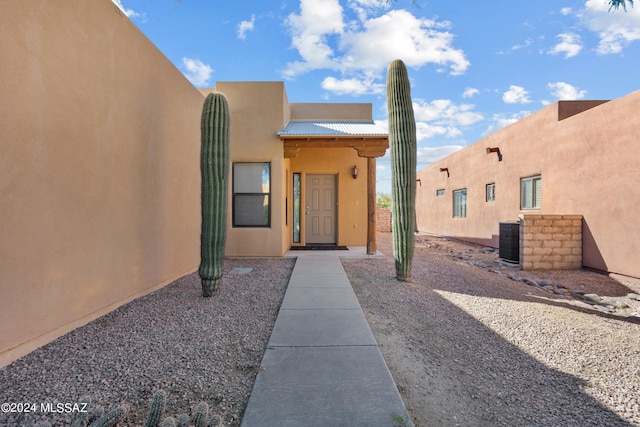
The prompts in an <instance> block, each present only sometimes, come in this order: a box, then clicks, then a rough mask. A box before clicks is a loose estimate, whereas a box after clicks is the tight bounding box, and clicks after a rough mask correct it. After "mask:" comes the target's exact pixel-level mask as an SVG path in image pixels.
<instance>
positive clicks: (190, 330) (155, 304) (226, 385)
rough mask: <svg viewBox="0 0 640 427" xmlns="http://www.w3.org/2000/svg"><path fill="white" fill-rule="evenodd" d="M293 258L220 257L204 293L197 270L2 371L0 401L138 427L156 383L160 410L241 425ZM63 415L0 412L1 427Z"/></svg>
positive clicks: (61, 422)
mask: <svg viewBox="0 0 640 427" xmlns="http://www.w3.org/2000/svg"><path fill="white" fill-rule="evenodd" d="M293 263H294V261H293V260H291V259H279V260H265V259H251V260H249V259H241V260H238V259H228V260H225V266H224V268H225V270H224V271H225V274H224V276H223V279H222V285H221V287H220V291H219V292H218V293H217V294H216V295H214V296H213V297H212V298H203V297H202V291H201V285H200V279H199V277H198V274H197V273H194V274H190V275H187V276H184V277H182V278H181V279H179V280H177V281H176V282H174V283H172V284H170V285H168V286H166V287H165V288H163V289H160V290H158V291H156V292H153V293H151V294H149V295H147V296H144V297H142V298H139V299H137V300H135V301H132V302H131V303H129V304H126V305H124V306H122V307H120V308H118V309H117V310H115V311H113V312H111V313H109V314H107V315H105V316H103V317H101V318H99V319H97V320H95V321H93V322H91V323H89V324H88V325H86V326H83V327H81V328H78V329H76V330H74V331H72V332H70V333H68V334H67V335H65V336H63V337H60V338H58V339H57V340H55V341H53V342H52V343H50V344H48V345H46V346H44V347H42V348H40V349H38V350H35V351H34V352H32V353H30V354H28V355H27V356H25V357H23V358H21V359H19V360H17V361H16V362H14V363H12V364H11V365H9V366H7V367H5V368H1V369H0V402H34V403H37V404H39V403H40V402H61V403H66V402H77V400H78V399H79V398H80V397H81V396H83V395H85V394H89V395H90V396H91V399H92V402H93V403H94V404H95V405H96V406H102V407H104V408H105V409H107V410H108V409H112V408H115V407H116V406H117V405H118V404H119V403H120V402H122V401H126V402H127V403H129V404H130V405H131V410H130V412H129V414H128V415H127V417H126V418H125V419H124V421H123V422H122V423H120V424H119V426H120V427H123V426H141V425H142V424H143V422H144V419H145V417H146V415H147V413H148V410H149V402H150V400H151V398H152V397H153V393H154V392H155V391H156V390H157V389H160V388H162V389H164V390H165V391H166V393H167V409H166V411H165V413H166V415H167V416H174V417H175V416H177V415H178V414H181V413H189V412H190V411H191V408H192V407H193V406H194V405H196V404H197V403H198V402H200V401H205V402H207V403H208V404H209V407H210V411H211V412H212V413H216V414H219V415H221V416H222V418H223V420H224V425H225V426H239V425H240V420H241V418H242V414H243V412H244V408H245V407H246V405H247V401H248V399H249V393H250V392H251V387H252V386H253V382H254V379H255V376H256V374H257V372H258V369H260V361H261V360H262V355H263V354H264V349H265V346H266V344H267V341H268V339H269V336H270V334H271V329H272V328H273V324H274V322H275V319H276V315H277V313H278V310H279V308H280V304H281V302H282V298H283V296H284V292H285V289H286V286H287V283H288V281H289V276H290V274H291V271H292V269H293ZM70 418H71V414H64V413H49V414H47V413H43V412H40V411H38V412H36V413H0V426H3V427H25V426H33V425H35V424H36V422H38V421H39V420H41V419H46V420H49V421H50V422H51V423H52V425H54V426H56V427H57V426H66V425H68V423H69V421H70Z"/></svg>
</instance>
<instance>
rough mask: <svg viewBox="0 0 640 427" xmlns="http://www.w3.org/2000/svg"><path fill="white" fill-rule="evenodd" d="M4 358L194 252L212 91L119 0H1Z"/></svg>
mask: <svg viewBox="0 0 640 427" xmlns="http://www.w3.org/2000/svg"><path fill="white" fill-rule="evenodd" d="M0 57H2V58H3V65H2V67H1V69H2V71H0V73H1V74H2V78H0V95H1V97H2V99H3V102H1V103H0V117H2V120H1V121H0V153H2V155H1V156H0V183H1V184H0V212H2V214H1V216H0V236H2V237H1V238H0V300H1V301H2V310H0V365H4V364H6V363H8V362H10V361H11V360H13V359H15V358H17V357H19V356H21V355H23V354H25V353H27V352H29V351H31V350H32V349H34V348H36V347H38V346H40V345H42V344H44V343H46V342H48V341H50V340H52V339H54V338H56V337H58V336H60V335H62V334H64V333H65V332H67V331H69V330H70V329H73V328H74V327H76V326H79V325H81V324H84V323H86V322H88V321H90V320H92V319H93V318H96V317H98V316H99V315H101V314H104V313H105V312H107V311H110V310H112V309H113V308H115V307H117V306H118V305H121V304H122V303H124V302H126V301H129V300H131V299H133V298H134V297H136V296H139V295H142V294H145V293H147V292H149V291H151V290H153V289H154V288H157V287H160V286H163V285H164V284H166V283H168V282H170V281H172V280H174V279H176V278H178V277H180V276H182V275H184V274H186V273H189V272H191V271H194V270H195V269H197V267H198V263H199V233H200V175H199V146H200V129H199V121H200V111H201V108H202V102H203V99H204V97H203V96H202V94H201V93H199V92H198V90H196V89H195V88H194V87H193V86H192V85H191V84H190V83H189V82H188V81H187V80H186V79H185V78H184V77H183V76H182V74H181V73H180V72H179V70H177V69H176V68H175V67H174V66H173V65H172V64H171V63H170V62H169V60H168V59H166V58H165V57H164V56H163V55H162V54H161V53H160V52H159V51H158V50H157V48H156V47H155V46H154V45H153V44H152V43H151V42H150V41H149V40H147V39H146V38H145V37H144V36H143V34H142V33H141V32H140V31H139V30H138V29H137V28H136V27H135V26H134V25H133V24H132V23H131V22H130V21H129V19H128V18H127V17H125V16H124V15H123V14H122V13H121V12H120V11H119V9H118V8H117V7H116V6H114V5H113V3H112V2H111V1H110V0H92V1H85V0H65V1H55V2H52V1H50V0H29V1H9V2H3V4H2V19H1V20H0Z"/></svg>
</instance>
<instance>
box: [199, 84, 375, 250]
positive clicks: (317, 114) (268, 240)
mask: <svg viewBox="0 0 640 427" xmlns="http://www.w3.org/2000/svg"><path fill="white" fill-rule="evenodd" d="M214 90H215V91H218V92H220V93H223V94H224V95H225V97H226V98H227V100H228V102H229V108H230V110H231V162H232V164H233V163H234V162H271V226H270V227H265V228H258V227H234V226H233V221H232V214H233V213H232V211H231V210H230V211H229V215H228V221H227V242H226V247H225V255H226V256H229V257H252V256H261V257H272V256H275V257H278V256H282V255H284V253H285V252H286V251H287V250H288V249H289V247H290V246H292V245H295V244H300V245H304V244H305V239H304V227H305V217H304V212H302V216H301V229H302V230H303V232H302V233H301V237H302V239H301V242H300V243H294V242H293V229H292V224H293V188H292V187H293V184H292V181H293V173H301V179H302V195H301V196H302V200H304V191H305V189H304V185H305V178H306V175H307V174H335V175H337V195H338V209H337V213H338V214H337V230H336V232H337V239H338V241H337V242H336V243H337V244H339V245H365V244H366V238H367V234H366V233H367V179H366V174H367V159H366V158H362V157H358V153H357V151H356V150H354V149H352V148H304V149H302V150H300V153H299V154H298V156H297V157H295V158H291V159H289V158H285V157H284V150H283V143H282V141H281V140H280V137H279V136H278V135H277V132H278V131H280V130H282V128H284V126H285V125H286V124H287V123H288V121H289V120H290V119H292V120H293V119H295V120H305V119H306V120H371V118H372V107H371V104H351V103H347V104H339V103H338V104H333V103H291V104H290V103H289V102H288V100H287V95H286V90H285V87H284V83H283V82H218V83H217V84H216V87H215V88H212V89H201V92H202V93H203V95H206V94H207V93H209V92H211V91H214ZM353 166H357V167H358V169H359V170H360V176H359V177H358V178H357V179H353V177H352V176H351V170H352V168H353ZM232 198H233V179H230V182H229V200H228V203H229V206H230V207H231V206H232Z"/></svg>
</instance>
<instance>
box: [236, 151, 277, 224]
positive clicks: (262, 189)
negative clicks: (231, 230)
mask: <svg viewBox="0 0 640 427" xmlns="http://www.w3.org/2000/svg"><path fill="white" fill-rule="evenodd" d="M233 226H234V227H269V226H271V163H269V162H265V163H243V162H237V163H234V164H233Z"/></svg>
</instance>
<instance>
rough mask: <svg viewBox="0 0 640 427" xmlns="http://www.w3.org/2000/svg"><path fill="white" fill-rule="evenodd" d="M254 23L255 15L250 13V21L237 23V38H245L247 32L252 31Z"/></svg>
mask: <svg viewBox="0 0 640 427" xmlns="http://www.w3.org/2000/svg"><path fill="white" fill-rule="evenodd" d="M255 23H256V16H255V15H251V20H250V21H242V22H240V24H239V25H238V38H239V39H240V40H244V39H246V38H247V33H248V32H249V31H253V27H254V24H255Z"/></svg>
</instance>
